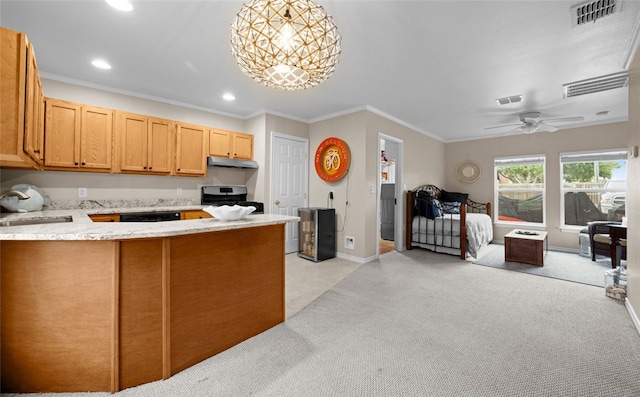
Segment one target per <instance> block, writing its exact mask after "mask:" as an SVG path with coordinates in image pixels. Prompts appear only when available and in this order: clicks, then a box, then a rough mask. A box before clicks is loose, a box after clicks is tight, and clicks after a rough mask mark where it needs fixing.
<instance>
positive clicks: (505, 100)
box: [496, 95, 522, 105]
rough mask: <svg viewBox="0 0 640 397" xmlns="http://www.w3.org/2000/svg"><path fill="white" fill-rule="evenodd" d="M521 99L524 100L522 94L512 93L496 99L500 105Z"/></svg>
mask: <svg viewBox="0 0 640 397" xmlns="http://www.w3.org/2000/svg"><path fill="white" fill-rule="evenodd" d="M520 101H522V95H512V96H506V97H504V98H498V99H496V102H498V104H499V105H506V104H509V103H516V102H520Z"/></svg>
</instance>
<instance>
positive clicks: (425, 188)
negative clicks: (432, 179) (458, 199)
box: [413, 185, 442, 200]
mask: <svg viewBox="0 0 640 397" xmlns="http://www.w3.org/2000/svg"><path fill="white" fill-rule="evenodd" d="M418 192H427V194H428V195H429V196H431V197H433V198H436V199H438V200H440V196H441V195H442V190H440V188H439V187H437V186H435V185H422V186H418V187H417V188H415V189H413V193H414V194H416V193H418Z"/></svg>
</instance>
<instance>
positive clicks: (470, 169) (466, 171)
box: [456, 161, 480, 183]
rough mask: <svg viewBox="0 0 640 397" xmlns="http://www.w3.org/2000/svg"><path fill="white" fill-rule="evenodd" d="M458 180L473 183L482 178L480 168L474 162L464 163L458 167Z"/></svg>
mask: <svg viewBox="0 0 640 397" xmlns="http://www.w3.org/2000/svg"><path fill="white" fill-rule="evenodd" d="M456 178H457V179H458V180H459V181H460V182H464V183H473V182H475V181H477V180H478V178H480V166H479V165H478V164H477V163H475V162H473V161H464V162H462V163H460V164H458V166H457V167H456Z"/></svg>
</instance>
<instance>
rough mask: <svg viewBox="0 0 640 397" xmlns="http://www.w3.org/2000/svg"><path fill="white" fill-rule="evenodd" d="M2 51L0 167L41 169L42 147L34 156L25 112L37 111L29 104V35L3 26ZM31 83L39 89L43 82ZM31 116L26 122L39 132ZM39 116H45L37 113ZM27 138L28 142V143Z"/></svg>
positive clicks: (0, 77) (0, 31)
mask: <svg viewBox="0 0 640 397" xmlns="http://www.w3.org/2000/svg"><path fill="white" fill-rule="evenodd" d="M0 48H1V50H0V53H1V54H2V56H0V103H2V110H0V167H13V168H36V169H39V168H42V167H41V161H40V160H39V159H41V158H42V148H40V150H41V152H40V153H39V154H37V153H35V151H33V150H32V149H31V148H32V146H31V145H32V143H31V136H30V137H28V138H27V137H26V136H25V135H26V133H27V132H26V130H25V128H26V127H27V125H26V123H25V121H26V120H25V116H26V114H25V113H26V112H27V111H28V112H30V114H31V115H33V114H35V113H34V112H35V111H36V109H31V106H32V102H33V101H31V100H30V101H27V71H28V70H30V69H31V66H28V63H27V62H28V59H27V58H28V52H29V43H28V40H27V35H25V34H24V33H20V32H16V31H13V30H9V29H5V28H3V27H0ZM31 54H33V47H31ZM34 59H35V58H34ZM29 77H31V76H29ZM31 83H32V84H31V86H34V84H33V83H37V85H38V86H39V85H40V80H39V78H38V79H37V81H36V80H31ZM31 92H34V89H32V90H31ZM29 117H30V118H29V120H28V121H27V123H28V125H29V129H30V131H37V128H38V127H37V125H38V123H36V124H35V125H34V124H33V121H34V119H32V118H31V117H35V116H29ZM38 117H44V114H43V113H38ZM39 125H40V126H42V125H43V123H42V122H40V123H39ZM25 139H28V140H29V142H25ZM34 139H35V138H34ZM42 142H43V141H40V144H42ZM36 149H37V148H36ZM36 159H38V161H36Z"/></svg>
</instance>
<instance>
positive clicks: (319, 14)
mask: <svg viewBox="0 0 640 397" xmlns="http://www.w3.org/2000/svg"><path fill="white" fill-rule="evenodd" d="M340 42H341V37H340V34H339V33H338V28H337V27H336V25H335V24H334V23H333V18H332V17H331V16H330V15H328V14H327V13H326V12H325V11H324V8H322V7H321V6H319V5H317V4H315V3H314V2H313V1H311V0H295V1H284V0H274V1H268V0H252V1H250V2H249V3H245V4H244V5H243V6H242V8H241V9H240V11H239V12H238V14H237V15H236V18H235V20H234V21H233V23H232V24H231V53H232V54H233V56H234V57H235V59H236V61H237V63H238V65H239V66H240V68H241V69H242V71H243V72H244V73H245V74H247V75H248V76H250V77H251V78H252V79H254V80H255V81H257V82H259V83H262V84H264V85H266V86H267V87H273V88H279V89H283V90H299V89H306V88H310V87H314V86H316V85H318V84H320V83H321V82H323V81H324V80H326V79H327V78H329V76H331V74H332V73H333V72H334V70H335V68H336V65H337V63H338V61H339V58H340V51H341V49H340Z"/></svg>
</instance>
